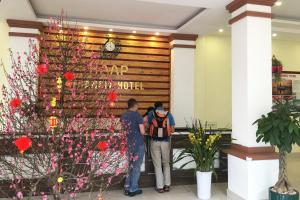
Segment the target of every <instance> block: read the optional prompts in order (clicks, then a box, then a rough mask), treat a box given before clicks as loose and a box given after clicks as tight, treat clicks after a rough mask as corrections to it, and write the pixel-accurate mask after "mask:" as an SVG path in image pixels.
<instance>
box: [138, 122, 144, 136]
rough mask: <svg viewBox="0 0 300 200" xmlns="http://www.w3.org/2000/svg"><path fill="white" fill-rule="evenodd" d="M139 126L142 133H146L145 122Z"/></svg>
mask: <svg viewBox="0 0 300 200" xmlns="http://www.w3.org/2000/svg"><path fill="white" fill-rule="evenodd" d="M139 127H140V132H141V134H142V135H145V126H144V124H140V125H139Z"/></svg>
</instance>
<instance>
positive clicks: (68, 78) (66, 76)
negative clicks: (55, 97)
mask: <svg viewBox="0 0 300 200" xmlns="http://www.w3.org/2000/svg"><path fill="white" fill-rule="evenodd" d="M64 77H65V79H67V80H68V81H72V80H74V78H75V75H74V73H72V72H66V73H65V74H64Z"/></svg>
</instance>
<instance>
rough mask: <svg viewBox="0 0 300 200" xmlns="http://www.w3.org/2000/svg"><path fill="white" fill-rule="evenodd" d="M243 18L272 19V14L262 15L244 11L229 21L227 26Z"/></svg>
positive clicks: (262, 13)
mask: <svg viewBox="0 0 300 200" xmlns="http://www.w3.org/2000/svg"><path fill="white" fill-rule="evenodd" d="M245 17H262V18H270V19H271V18H272V17H273V15H272V13H264V12H256V11H245V12H243V13H241V14H239V15H238V16H235V17H234V18H232V19H230V20H229V24H233V23H235V22H237V21H239V20H241V19H243V18H245Z"/></svg>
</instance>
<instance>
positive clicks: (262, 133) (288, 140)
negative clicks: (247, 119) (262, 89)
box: [254, 101, 300, 193]
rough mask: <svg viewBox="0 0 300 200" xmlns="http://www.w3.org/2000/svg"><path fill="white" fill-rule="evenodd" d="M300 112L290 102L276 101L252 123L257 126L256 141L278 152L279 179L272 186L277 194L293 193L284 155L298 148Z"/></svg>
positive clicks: (299, 140)
mask: <svg viewBox="0 0 300 200" xmlns="http://www.w3.org/2000/svg"><path fill="white" fill-rule="evenodd" d="M299 117H300V112H299V108H298V107H296V106H295V105H294V104H293V103H292V102H289V101H278V102H277V103H276V104H275V105H274V106H273V110H272V111H271V112H269V113H268V114H267V115H262V116H261V118H260V119H258V120H257V121H255V122H254V124H257V125H258V129H257V132H256V137H257V139H256V141H257V142H264V143H270V144H271V145H272V146H273V147H277V148H278V150H279V177H278V181H277V183H276V184H275V186H274V190H275V191H276V192H278V193H289V192H293V191H294V188H293V187H292V186H291V184H290V183H289V181H288V177H287V161H286V155H287V153H290V152H291V151H292V148H293V145H294V144H297V145H299V146H300V121H299Z"/></svg>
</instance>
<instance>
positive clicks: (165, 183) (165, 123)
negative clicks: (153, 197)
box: [148, 102, 175, 193]
mask: <svg viewBox="0 0 300 200" xmlns="http://www.w3.org/2000/svg"><path fill="white" fill-rule="evenodd" d="M154 106H155V111H152V112H150V113H149V114H148V123H149V125H150V136H151V143H150V145H151V147H150V149H151V157H152V161H153V165H154V169H155V177H156V190H157V192H159V193H163V192H169V191H170V185H171V169H170V151H171V138H170V136H171V133H173V132H174V127H175V121H174V118H173V116H172V114H171V113H170V112H166V111H164V108H163V104H162V102H156V103H155V105H154ZM151 132H152V133H151ZM162 169H163V170H162Z"/></svg>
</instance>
